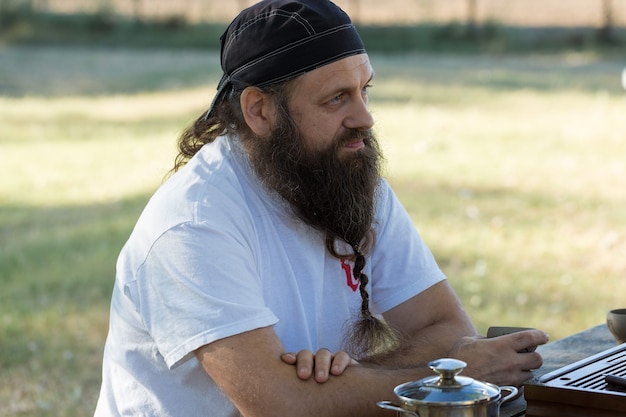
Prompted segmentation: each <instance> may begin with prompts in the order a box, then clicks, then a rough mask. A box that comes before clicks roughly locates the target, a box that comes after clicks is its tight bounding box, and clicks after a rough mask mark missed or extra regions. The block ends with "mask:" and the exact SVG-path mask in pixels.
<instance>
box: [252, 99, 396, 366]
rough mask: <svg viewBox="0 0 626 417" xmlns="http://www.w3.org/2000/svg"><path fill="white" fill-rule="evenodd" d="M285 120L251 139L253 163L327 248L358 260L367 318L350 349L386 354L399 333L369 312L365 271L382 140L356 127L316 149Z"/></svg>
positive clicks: (356, 328) (355, 271) (358, 327)
mask: <svg viewBox="0 0 626 417" xmlns="http://www.w3.org/2000/svg"><path fill="white" fill-rule="evenodd" d="M280 118H281V120H280V123H279V124H278V126H279V127H278V128H277V129H275V130H274V132H273V134H272V135H271V137H269V138H254V139H253V140H248V141H246V148H247V149H248V152H249V153H250V156H251V158H250V159H251V161H252V165H253V167H254V169H255V171H256V172H257V174H258V175H259V177H260V178H261V179H262V181H263V182H264V184H265V185H266V186H267V187H268V188H269V189H272V190H275V191H276V192H277V193H278V194H279V195H280V196H281V197H282V198H283V199H284V200H286V201H287V202H288V203H290V205H291V207H292V208H293V210H294V212H295V213H296V215H297V216H298V217H300V218H301V219H302V220H303V221H304V222H305V223H306V224H308V225H309V226H311V227H313V228H315V229H317V230H320V231H322V232H323V233H325V235H326V247H327V249H328V251H329V252H330V253H331V254H332V255H333V256H335V257H337V258H349V259H352V260H354V268H353V275H354V278H355V279H357V280H358V281H359V283H360V285H359V291H360V294H361V298H362V306H361V318H360V320H358V321H357V322H356V323H355V325H354V328H353V329H352V331H351V332H349V335H348V337H347V338H346V349H347V350H348V351H349V352H351V353H352V354H353V355H355V356H357V357H362V356H365V355H368V354H370V353H372V352H380V351H381V349H383V348H384V347H386V346H389V343H390V338H393V334H392V333H391V331H390V329H389V328H388V327H387V326H386V325H385V324H384V323H382V322H381V321H380V320H378V319H377V318H376V317H374V316H373V315H372V314H371V312H370V310H369V294H368V292H367V289H366V285H367V283H368V281H369V278H368V277H367V275H366V274H365V273H363V268H364V266H365V253H366V252H367V250H368V247H370V246H371V245H372V244H373V242H372V240H373V239H374V234H373V231H372V224H373V221H374V209H375V200H376V191H377V189H378V185H379V184H380V178H381V162H382V155H381V152H380V148H379V145H378V142H377V140H376V138H375V136H374V134H373V133H372V131H371V130H356V129H352V130H347V131H346V132H345V133H344V134H343V135H341V136H340V137H338V138H336V139H335V140H334V141H333V144H332V145H331V146H330V147H328V148H327V149H325V150H322V151H316V152H311V151H309V150H307V149H306V148H305V145H304V141H303V138H302V135H301V134H300V132H299V129H298V128H297V127H296V125H295V123H294V122H293V120H291V118H290V117H289V116H288V115H287V114H286V112H285V111H283V113H282V116H281V117H280ZM355 140H362V141H363V142H364V144H365V147H364V148H362V149H360V150H358V151H355V152H353V153H350V154H347V155H342V156H340V155H341V153H340V149H341V148H342V147H343V146H344V144H345V143H349V142H354V141H355ZM338 241H340V242H345V243H347V244H348V245H349V246H350V248H352V251H353V253H352V254H345V253H339V252H338V251H337V245H336V243H337V242H338Z"/></svg>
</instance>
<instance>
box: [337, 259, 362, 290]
mask: <svg viewBox="0 0 626 417" xmlns="http://www.w3.org/2000/svg"><path fill="white" fill-rule="evenodd" d="M341 269H343V272H345V273H346V284H347V285H348V287H350V288H351V289H352V291H356V290H357V289H358V288H359V281H357V280H355V279H354V277H353V276H352V269H351V268H350V265H348V264H347V263H346V260H345V259H342V260H341Z"/></svg>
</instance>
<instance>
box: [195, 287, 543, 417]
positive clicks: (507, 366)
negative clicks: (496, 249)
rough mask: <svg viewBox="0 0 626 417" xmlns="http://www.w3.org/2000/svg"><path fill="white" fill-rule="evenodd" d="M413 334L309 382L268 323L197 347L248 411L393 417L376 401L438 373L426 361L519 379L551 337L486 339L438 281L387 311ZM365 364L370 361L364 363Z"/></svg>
mask: <svg viewBox="0 0 626 417" xmlns="http://www.w3.org/2000/svg"><path fill="white" fill-rule="evenodd" d="M385 318H386V319H387V321H388V323H389V324H390V325H391V326H392V327H394V328H395V329H396V330H398V331H400V332H402V333H403V334H404V335H405V336H406V337H407V343H406V344H405V346H404V347H403V348H402V349H400V350H399V351H397V352H392V353H391V354H389V355H387V356H386V357H385V358H383V359H384V360H383V361H376V362H374V364H372V365H368V364H367V363H365V364H363V365H359V366H349V367H347V368H346V369H345V371H344V373H343V374H342V375H341V376H331V377H330V379H329V380H328V381H326V382H325V383H323V384H319V383H317V382H316V381H315V380H314V379H308V380H306V381H303V380H301V379H299V378H298V377H297V376H296V373H295V372H294V370H293V366H292V365H289V364H287V363H285V362H283V361H282V360H281V355H282V354H283V353H285V351H284V347H283V345H282V343H281V342H280V340H279V339H278V337H277V336H276V333H275V332H274V330H273V328H271V327H265V328H261V329H257V330H252V331H250V332H246V333H242V334H239V335H235V336H231V337H228V338H225V339H221V340H218V341H216V342H213V343H210V344H208V345H205V346H203V347H201V348H200V349H198V350H197V351H196V355H197V357H198V359H199V360H200V362H201V363H202V365H203V367H204V369H205V370H206V372H207V373H208V374H209V376H211V378H213V380H214V381H215V382H216V383H217V384H218V385H219V387H220V388H221V389H222V390H223V391H224V392H225V393H226V395H227V396H228V397H229V398H230V400H231V401H232V402H233V403H234V404H235V406H236V407H237V408H238V409H239V411H240V412H241V413H242V414H243V415H244V416H245V417H266V416H269V417H274V416H277V415H278V416H286V415H298V416H302V417H306V416H309V415H310V416H320V415H323V416H326V417H334V416H342V417H347V416H359V417H368V416H386V415H389V414H388V413H389V412H388V411H384V410H382V409H380V408H378V407H377V406H376V402H377V401H380V400H388V399H392V400H393V399H394V398H395V395H394V393H393V388H394V387H396V386H397V385H399V384H401V383H403V382H407V381H415V380H418V379H421V378H423V377H425V376H432V375H433V372H432V371H431V370H430V369H428V368H427V367H426V366H425V364H426V363H427V362H428V361H430V360H432V359H436V358H440V357H445V356H450V357H456V358H458V359H462V360H464V361H465V362H467V363H468V368H467V369H466V371H464V375H468V376H472V377H474V378H476V379H479V380H482V381H488V382H492V383H495V384H513V385H519V384H521V383H522V382H523V381H525V380H527V379H528V378H529V377H530V376H531V374H530V369H535V368H538V367H540V366H541V357H540V356H539V354H537V353H536V352H533V353H521V354H520V353H517V352H518V351H520V350H522V349H523V348H525V347H529V346H536V345H539V344H543V343H546V342H547V336H546V335H545V334H544V333H543V332H541V331H526V332H519V333H514V334H511V335H506V336H501V337H498V338H493V339H485V338H480V337H478V336H477V335H476V331H475V329H474V327H473V326H472V324H471V322H470V321H469V318H468V317H467V314H465V312H464V311H463V309H462V307H461V304H460V302H459V301H458V298H457V297H456V295H455V294H454V292H453V291H452V289H450V287H449V286H448V284H447V283H445V282H441V283H439V284H436V285H434V286H433V287H431V288H430V289H428V290H427V291H425V292H424V293H422V294H420V295H417V296H415V297H413V298H411V299H409V300H407V301H406V302H404V303H402V304H401V305H399V306H397V307H396V308H394V309H392V310H390V311H389V312H387V313H385ZM362 363H363V362H362Z"/></svg>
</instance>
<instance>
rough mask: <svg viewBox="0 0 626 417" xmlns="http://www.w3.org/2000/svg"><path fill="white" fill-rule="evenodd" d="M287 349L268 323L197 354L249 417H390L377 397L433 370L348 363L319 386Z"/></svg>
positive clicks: (387, 395)
mask: <svg viewBox="0 0 626 417" xmlns="http://www.w3.org/2000/svg"><path fill="white" fill-rule="evenodd" d="M283 353H284V347H283V345H282V343H281V342H280V340H279V339H278V337H277V336H276V333H275V332H274V330H273V328H271V327H265V328H261V329H256V330H252V331H249V332H246V333H242V334H238V335H235V336H231V337H227V338H225V339H221V340H218V341H216V342H213V343H210V344H208V345H205V346H203V347H201V348H199V349H198V350H197V351H196V356H197V358H198V359H199V360H200V362H201V363H202V365H203V367H204V369H205V370H206V372H207V373H208V374H209V376H210V377H211V378H212V379H213V380H214V381H215V382H216V383H217V385H219V387H220V388H221V389H222V390H223V391H224V392H225V393H226V395H227V396H228V397H229V398H230V400H231V401H232V402H233V403H234V404H235V406H236V407H237V408H238V409H239V411H240V412H241V413H242V414H243V415H244V416H245V417H276V416H288V415H298V416H301V417H307V416H315V417H318V416H325V417H334V416H337V417H349V416H355V417H357V416H358V417H370V416H388V415H389V412H388V411H385V410H382V409H380V408H379V407H377V406H376V402H377V401H379V400H393V399H394V398H395V395H394V393H393V388H394V387H395V386H397V385H399V384H401V383H403V382H407V381H412V380H417V379H421V378H423V377H425V376H428V375H431V374H432V371H430V370H429V369H427V368H426V367H419V368H418V367H416V368H412V369H404V370H395V371H392V370H387V369H382V368H369V367H364V366H349V367H348V368H346V369H345V371H344V373H343V374H342V375H341V376H337V377H335V376H331V377H330V379H329V380H328V381H326V382H325V383H323V384H319V383H317V382H316V381H315V380H314V379H309V380H306V381H303V380H301V379H299V378H298V377H297V376H296V373H295V372H294V370H293V366H292V365H289V364H286V363H285V362H283V361H282V360H281V354H283Z"/></svg>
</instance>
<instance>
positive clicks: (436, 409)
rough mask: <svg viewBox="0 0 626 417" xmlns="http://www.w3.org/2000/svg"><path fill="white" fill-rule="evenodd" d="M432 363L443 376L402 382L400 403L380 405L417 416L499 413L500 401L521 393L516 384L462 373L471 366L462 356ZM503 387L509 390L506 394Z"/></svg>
mask: <svg viewBox="0 0 626 417" xmlns="http://www.w3.org/2000/svg"><path fill="white" fill-rule="evenodd" d="M428 366H429V367H430V368H431V369H432V370H433V371H435V372H437V373H438V374H439V376H434V377H429V378H424V379H421V380H419V381H414V382H407V383H404V384H401V385H398V386H397V387H396V388H395V389H394V390H393V391H394V393H395V394H396V396H397V397H398V400H399V402H400V405H396V404H395V403H393V402H390V401H381V402H378V403H377V404H378V406H379V407H381V408H385V409H389V410H394V411H397V412H399V413H404V414H407V415H409V416H413V417H498V416H499V415H500V405H501V404H502V403H504V402H505V401H508V400H510V399H512V398H515V397H516V396H517V394H518V391H517V388H515V387H511V386H503V387H498V386H497V385H494V384H490V383H488V382H480V381H476V380H474V379H472V378H469V377H464V376H458V374H459V373H460V372H461V371H462V370H463V369H464V368H465V367H466V366H467V364H466V363H465V362H463V361H460V360H458V359H451V358H444V359H437V360H435V361H432V362H430V363H429V364H428ZM502 391H507V392H508V394H507V395H506V396H505V397H502Z"/></svg>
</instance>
